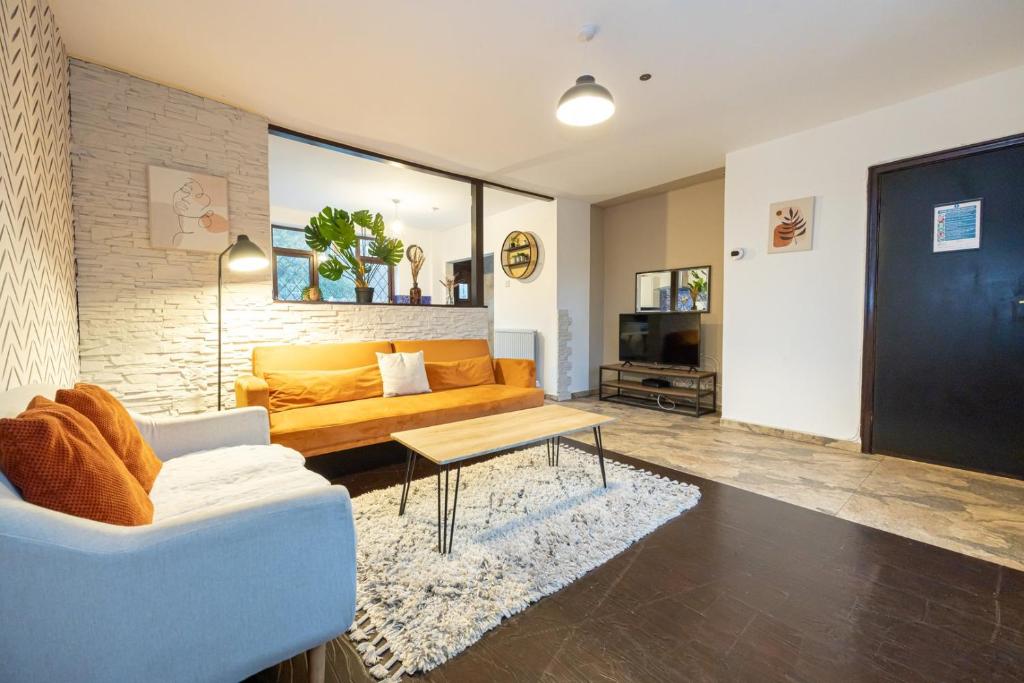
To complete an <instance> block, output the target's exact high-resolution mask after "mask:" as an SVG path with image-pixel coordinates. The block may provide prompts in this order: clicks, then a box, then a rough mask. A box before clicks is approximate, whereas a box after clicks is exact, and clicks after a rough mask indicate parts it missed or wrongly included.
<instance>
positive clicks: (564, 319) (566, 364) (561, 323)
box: [558, 308, 572, 401]
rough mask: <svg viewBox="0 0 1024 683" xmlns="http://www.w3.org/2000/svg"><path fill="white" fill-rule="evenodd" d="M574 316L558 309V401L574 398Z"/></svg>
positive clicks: (565, 310) (562, 309)
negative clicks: (572, 390)
mask: <svg viewBox="0 0 1024 683" xmlns="http://www.w3.org/2000/svg"><path fill="white" fill-rule="evenodd" d="M571 385H572V315H571V314H570V313H569V311H568V310H567V309H565V308H560V309H558V400H559V401H568V400H569V399H571V398H572V392H571V391H569V389H570V386H571Z"/></svg>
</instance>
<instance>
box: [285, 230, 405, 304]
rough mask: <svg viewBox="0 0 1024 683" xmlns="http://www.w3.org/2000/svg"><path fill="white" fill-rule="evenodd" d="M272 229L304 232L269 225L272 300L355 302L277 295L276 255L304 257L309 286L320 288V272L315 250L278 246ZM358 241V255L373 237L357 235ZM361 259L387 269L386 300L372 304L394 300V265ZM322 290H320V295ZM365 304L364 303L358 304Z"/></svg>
mask: <svg viewBox="0 0 1024 683" xmlns="http://www.w3.org/2000/svg"><path fill="white" fill-rule="evenodd" d="M274 230H290V231H292V232H298V233H303V234H304V233H305V231H304V230H303V229H302V228H293V227H292V226H290V225H277V224H275V223H271V225H270V253H271V264H272V275H271V277H272V278H273V281H274V301H275V302H276V303H282V304H355V303H356V302H355V301H327V300H325V299H323V298H321V299H320V300H319V301H306V300H304V299H282V298H280V296H279V295H278V289H277V257H278V256H292V257H296V258H304V259H306V260H307V262H308V263H309V286H310V287H316V288H317V289H320V273H319V271H318V270H317V268H316V254H317V252H315V251H313V250H312V249H294V248H292V247H278V246H275V245H274ZM358 237H359V241H358V242H357V245H358V247H359V253H360V255H362V254H363V245H364V244H366V243H367V242H369V241H371V240H372V239H373V238H372V237H369V236H367V235H359V236H358ZM363 260H364V261H365V262H367V263H373V264H376V265H379V266H386V267H387V269H388V300H387V301H375V302H373V304H372V305H375V306H389V305H391V304H393V303H394V301H395V267H394V266H389V265H387V264H386V263H384V261H382V260H381V259H379V258H376V257H373V256H363ZM322 293H323V290H321V295H322ZM360 305H363V306H365V305H366V304H360Z"/></svg>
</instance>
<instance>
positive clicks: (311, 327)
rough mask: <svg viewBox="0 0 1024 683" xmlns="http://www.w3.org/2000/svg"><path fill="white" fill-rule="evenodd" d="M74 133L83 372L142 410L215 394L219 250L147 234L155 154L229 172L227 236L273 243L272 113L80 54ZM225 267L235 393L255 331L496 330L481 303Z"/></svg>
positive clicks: (286, 334) (203, 402)
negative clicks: (401, 300) (345, 292)
mask: <svg viewBox="0 0 1024 683" xmlns="http://www.w3.org/2000/svg"><path fill="white" fill-rule="evenodd" d="M71 142H72V145H71V149H72V167H73V187H74V192H73V200H74V214H75V254H76V256H77V259H78V291H79V319H80V337H81V346H80V349H81V375H82V378H83V379H84V380H85V381H92V382H96V383H98V384H101V385H103V386H106V387H108V388H110V389H111V390H112V391H113V392H114V393H116V394H117V395H119V396H120V397H121V398H122V399H123V400H124V401H125V403H126V404H127V405H129V406H130V407H132V408H133V409H135V410H137V411H139V412H144V413H160V412H166V413H171V414H185V413H194V412H202V411H204V410H210V409H213V408H215V407H216V401H217V387H216V378H217V324H216V323H217V258H216V255H214V254H206V253H197V252H186V251H176V250H164V249H154V248H151V247H150V246H149V224H148V215H149V207H148V197H147V182H146V178H147V176H146V173H147V172H146V168H147V166H149V165H157V166H167V167H174V168H183V169H189V170H195V171H199V172H202V173H208V174H211V175H217V176H223V177H226V178H227V179H228V216H229V220H230V223H231V234H232V236H235V235H238V234H242V233H244V234H247V235H249V237H250V238H252V239H253V241H255V242H256V243H257V244H259V245H260V246H261V247H262V248H263V249H264V250H265V251H266V252H267V254H268V255H269V254H270V220H269V198H268V183H267V178H268V174H267V121H266V119H264V118H263V117H261V116H258V115H255V114H251V113H249V112H245V111H242V110H239V109H235V108H234V107H230V106H228V105H225V104H222V103H219V102H216V101H213V100H210V99H206V98H202V97H198V96H195V95H192V94H189V93H185V92H182V91H179V90H175V89H173V88H169V87H166V86H162V85H158V84H156V83H151V82H149V81H145V80H142V79H139V78H135V77H133V76H129V75H127V74H123V73H120V72H117V71H112V70H110V69H106V68H103V67H99V66H96V65H94V64H89V63H87V62H82V61H80V60H71ZM227 278H228V279H229V282H228V283H227V284H226V285H225V293H224V370H223V377H224V383H223V392H224V398H225V405H226V406H233V405H234V379H235V377H237V376H238V375H240V374H244V373H247V372H249V371H250V370H251V361H250V357H251V352H252V347H253V346H256V345H260V344H287V343H292V342H303V343H309V342H334V341H361V340H367V339H411V338H417V339H420V338H423V339H430V338H434V339H437V338H455V337H467V338H468V337H476V338H479V337H486V336H487V312H486V310H484V309H450V308H430V307H403V306H354V305H345V304H339V305H331V304H319V305H310V304H281V303H275V302H273V301H272V298H271V297H272V288H271V282H270V270H269V269H268V270H267V271H266V272H265V273H263V274H261V275H259V276H257V278H258V279H256V280H253V279H252V278H251V277H250V278H249V279H248V280H247V281H241V282H234V281H230V280H231V279H232V277H231V276H227Z"/></svg>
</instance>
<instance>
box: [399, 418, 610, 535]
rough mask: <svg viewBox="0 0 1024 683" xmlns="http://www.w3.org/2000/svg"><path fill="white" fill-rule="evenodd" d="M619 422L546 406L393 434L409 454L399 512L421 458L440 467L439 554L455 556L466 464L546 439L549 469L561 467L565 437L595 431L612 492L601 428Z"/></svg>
mask: <svg viewBox="0 0 1024 683" xmlns="http://www.w3.org/2000/svg"><path fill="white" fill-rule="evenodd" d="M614 419H615V418H613V417H608V416H606V415H597V414H596V413H588V412H586V411H583V410H576V409H575V408H567V407H565V406H558V405H546V406H541V407H540V408H528V409H526V410H517V411H514V412H511V413H501V414H500V415H488V416H487V417H476V418H472V419H469V420H462V421H461V422H450V423H448V424H443V425H434V426H432V427H423V428H421V429H410V430H406V431H403V432H394V433H392V434H391V438H392V439H394V440H395V441H397V442H398V443H400V444H402V445H404V446H405V447H406V448H407V449H408V450H409V454H408V456H407V457H406V461H405V480H404V483H403V484H402V499H401V502H400V503H399V505H398V514H399V515H400V516H401V515H404V514H405V504H406V502H407V501H408V499H409V489H410V488H411V485H412V478H413V473H414V472H415V470H416V458H417V456H419V457H423V458H426V459H427V460H430V461H431V462H433V463H434V464H436V465H437V466H438V470H437V550H438V552H439V553H441V554H442V555H444V554H447V553H450V552H451V549H452V543H453V542H454V540H455V511H456V509H457V508H458V504H459V477H460V474H461V473H462V463H464V462H466V461H469V460H473V459H474V458H480V457H483V456H485V455H490V454H492V453H497V452H498V451H504V450H508V449H511V448H515V447H516V446H525V445H527V444H533V443H538V442H540V441H546V442H547V447H548V465H549V466H552V467H557V466H558V456H559V451H560V446H561V440H560V437H562V436H565V435H566V434H573V433H575V432H580V431H583V430H585V429H592V430H593V432H594V443H595V444H596V445H597V462H598V465H599V466H600V468H601V483H602V484H603V485H604V487H605V488H608V480H607V478H606V477H605V472H604V445H603V444H602V442H601V425H603V424H606V423H608V422H612V421H613V420H614ZM453 466H454V467H455V491H454V495H453V497H452V522H451V529H450V530H449V528H448V488H449V486H448V483H449V474H450V472H451V469H452V467H453ZM442 472H443V473H444V503H443V505H442V502H441V473H442Z"/></svg>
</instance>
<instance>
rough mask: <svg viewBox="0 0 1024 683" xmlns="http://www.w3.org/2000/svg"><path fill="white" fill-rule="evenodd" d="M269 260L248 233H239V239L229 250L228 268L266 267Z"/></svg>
mask: <svg viewBox="0 0 1024 683" xmlns="http://www.w3.org/2000/svg"><path fill="white" fill-rule="evenodd" d="M268 263H269V261H267V255H266V254H264V253H263V250H262V249H260V248H259V247H258V246H256V244H255V243H254V242H253V241H252V240H250V239H249V237H248V235H239V236H238V240H237V241H236V242H235V243H234V244H233V245H231V249H230V250H229V251H228V269H229V270H233V271H253V270H260V269H262V268H266V267H267V264H268Z"/></svg>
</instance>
